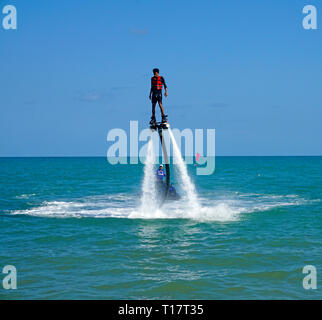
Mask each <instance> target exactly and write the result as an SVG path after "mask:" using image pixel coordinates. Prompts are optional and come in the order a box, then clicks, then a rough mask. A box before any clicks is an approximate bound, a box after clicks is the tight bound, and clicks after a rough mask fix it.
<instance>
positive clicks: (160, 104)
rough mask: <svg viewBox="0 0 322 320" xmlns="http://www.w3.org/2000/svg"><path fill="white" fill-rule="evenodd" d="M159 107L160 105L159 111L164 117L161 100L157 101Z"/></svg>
mask: <svg viewBox="0 0 322 320" xmlns="http://www.w3.org/2000/svg"><path fill="white" fill-rule="evenodd" d="M159 107H160V111H161V116H162V117H164V116H165V114H164V109H163V105H162V102H161V101H159Z"/></svg>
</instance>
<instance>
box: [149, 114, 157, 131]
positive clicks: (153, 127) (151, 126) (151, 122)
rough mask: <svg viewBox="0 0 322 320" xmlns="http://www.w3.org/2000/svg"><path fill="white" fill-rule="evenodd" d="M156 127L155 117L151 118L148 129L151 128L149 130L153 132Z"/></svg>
mask: <svg viewBox="0 0 322 320" xmlns="http://www.w3.org/2000/svg"><path fill="white" fill-rule="evenodd" d="M156 126H157V121H156V119H155V117H153V116H152V117H151V120H150V128H151V130H155V129H156Z"/></svg>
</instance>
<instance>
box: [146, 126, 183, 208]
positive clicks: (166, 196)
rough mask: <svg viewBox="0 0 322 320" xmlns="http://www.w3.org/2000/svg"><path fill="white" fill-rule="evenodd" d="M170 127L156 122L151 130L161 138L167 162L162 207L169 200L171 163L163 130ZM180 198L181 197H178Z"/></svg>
mask: <svg viewBox="0 0 322 320" xmlns="http://www.w3.org/2000/svg"><path fill="white" fill-rule="evenodd" d="M169 127H170V125H169V123H167V122H155V123H153V124H151V125H150V129H151V130H152V131H156V130H157V131H158V134H159V138H160V143H161V146H162V152H163V157H164V161H165V170H166V181H165V188H163V189H164V191H163V192H161V195H160V204H159V206H160V207H162V205H163V204H164V202H165V201H166V200H167V199H168V195H169V188H170V176H171V174H170V162H169V157H168V152H167V148H166V145H165V143H163V130H167V129H168V128H169ZM178 197H179V196H178Z"/></svg>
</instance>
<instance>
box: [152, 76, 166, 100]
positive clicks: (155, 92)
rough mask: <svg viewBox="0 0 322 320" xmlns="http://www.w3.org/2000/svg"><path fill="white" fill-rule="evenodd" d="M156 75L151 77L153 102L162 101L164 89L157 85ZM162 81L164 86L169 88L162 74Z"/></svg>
mask: <svg viewBox="0 0 322 320" xmlns="http://www.w3.org/2000/svg"><path fill="white" fill-rule="evenodd" d="M155 79H156V77H152V78H151V93H152V103H157V102H162V89H158V86H157V85H155ZM160 81H161V83H162V85H163V86H164V88H165V89H166V88H167V85H166V83H165V80H164V78H163V77H162V76H160Z"/></svg>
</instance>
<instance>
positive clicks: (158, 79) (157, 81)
mask: <svg viewBox="0 0 322 320" xmlns="http://www.w3.org/2000/svg"><path fill="white" fill-rule="evenodd" d="M152 87H153V88H155V89H157V90H162V88H163V85H162V81H161V76H158V77H153V78H152Z"/></svg>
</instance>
